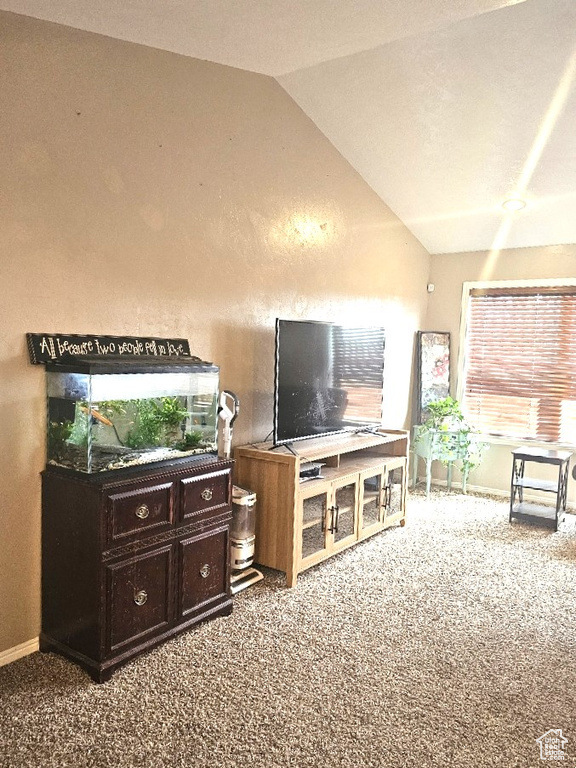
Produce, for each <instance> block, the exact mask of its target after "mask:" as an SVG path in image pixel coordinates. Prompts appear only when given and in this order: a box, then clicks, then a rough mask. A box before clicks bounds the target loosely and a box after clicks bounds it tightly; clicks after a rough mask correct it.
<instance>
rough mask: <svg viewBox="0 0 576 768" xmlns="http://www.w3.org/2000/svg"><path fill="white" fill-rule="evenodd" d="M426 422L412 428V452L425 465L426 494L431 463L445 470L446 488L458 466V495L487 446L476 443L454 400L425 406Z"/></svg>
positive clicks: (477, 440) (439, 401)
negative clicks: (457, 465)
mask: <svg viewBox="0 0 576 768" xmlns="http://www.w3.org/2000/svg"><path fill="white" fill-rule="evenodd" d="M426 410H427V412H428V418H427V419H426V421H425V422H424V423H423V424H421V425H420V426H418V427H416V429H415V434H414V446H413V447H414V452H415V454H416V455H418V456H422V457H424V458H425V459H426V460H427V462H428V472H427V490H428V491H429V488H430V463H431V462H432V461H433V460H434V459H438V461H441V462H442V464H444V466H447V467H448V486H449V487H450V484H451V469H452V464H453V463H454V462H459V463H460V472H461V474H462V491H463V493H466V485H467V482H468V476H469V474H470V472H471V471H472V470H473V469H475V468H476V467H478V466H479V465H480V463H481V461H482V456H483V454H484V452H485V451H486V449H487V448H488V443H485V442H482V441H481V440H479V439H478V433H477V432H475V430H474V429H473V427H472V426H471V425H470V423H469V422H468V420H467V419H466V417H465V416H464V414H463V413H462V409H461V407H460V404H459V402H458V401H457V400H454V398H452V397H445V398H443V399H442V400H435V401H433V402H431V403H428V404H427V406H426Z"/></svg>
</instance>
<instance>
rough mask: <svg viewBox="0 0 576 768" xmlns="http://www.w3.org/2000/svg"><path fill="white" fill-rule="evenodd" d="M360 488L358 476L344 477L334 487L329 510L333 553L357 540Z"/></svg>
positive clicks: (329, 531)
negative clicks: (357, 512) (357, 510)
mask: <svg viewBox="0 0 576 768" xmlns="http://www.w3.org/2000/svg"><path fill="white" fill-rule="evenodd" d="M358 486H359V477H358V475H354V476H353V477H344V478H342V479H340V480H338V481H336V482H335V483H334V485H333V489H332V504H331V506H330V508H329V510H328V511H329V515H328V533H329V534H330V540H329V543H330V545H331V546H330V548H331V549H332V551H336V550H338V549H341V548H343V547H345V546H348V545H349V544H350V543H352V542H353V541H354V540H355V539H356V538H357V535H356V533H357V530H358V527H357V523H358V516H357V514H356V509H357V504H358Z"/></svg>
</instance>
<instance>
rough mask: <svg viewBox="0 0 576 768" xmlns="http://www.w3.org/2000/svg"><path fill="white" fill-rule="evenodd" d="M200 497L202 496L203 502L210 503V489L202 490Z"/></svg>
mask: <svg viewBox="0 0 576 768" xmlns="http://www.w3.org/2000/svg"><path fill="white" fill-rule="evenodd" d="M200 496H202V498H203V499H204V501H210V499H211V498H212V488H204V490H203V491H202V493H201V494H200Z"/></svg>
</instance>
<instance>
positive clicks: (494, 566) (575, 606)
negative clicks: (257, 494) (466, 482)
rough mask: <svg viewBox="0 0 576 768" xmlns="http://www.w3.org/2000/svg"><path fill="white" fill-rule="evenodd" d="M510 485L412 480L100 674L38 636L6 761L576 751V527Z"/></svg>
mask: <svg viewBox="0 0 576 768" xmlns="http://www.w3.org/2000/svg"><path fill="white" fill-rule="evenodd" d="M574 519H575V518H574V516H571V517H570V521H569V523H568V525H567V526H566V527H565V529H564V530H562V531H559V532H558V533H553V532H551V531H550V530H547V529H540V528H535V527H533V526H530V525H526V524H520V523H513V524H509V522H508V507H507V504H506V502H505V501H495V500H491V499H487V498H481V497H474V496H467V497H466V496H462V495H460V494H458V493H457V492H452V493H450V494H449V493H446V492H440V491H434V492H433V494H432V496H431V498H430V499H429V500H427V499H426V498H425V497H424V496H423V495H422V493H421V492H418V491H417V492H416V493H412V494H411V495H410V497H409V507H408V521H407V525H406V527H405V528H394V529H391V530H388V531H386V532H384V533H382V534H379V535H378V536H376V537H374V538H372V539H370V540H369V541H367V542H365V543H362V544H360V545H359V546H356V547H355V548H353V549H351V550H348V551H346V552H345V553H343V554H341V555H338V556H337V557H336V558H334V559H332V560H331V561H328V562H326V563H324V564H323V565H320V566H318V567H316V568H314V569H312V570H310V571H308V572H307V573H306V574H303V575H302V576H301V577H300V578H299V581H298V585H297V587H296V588H295V589H292V590H289V589H287V588H285V586H284V580H283V576H282V575H281V574H278V573H276V572H272V571H266V579H265V581H263V582H260V583H259V584H257V585H255V586H253V587H251V588H250V589H248V590H246V591H245V592H243V593H240V594H239V595H237V597H236V598H235V608H234V612H233V613H232V615H231V616H229V617H226V618H222V619H217V620H214V621H212V622H209V623H206V624H204V625H203V626H201V627H200V628H197V629H194V630H192V631H190V632H188V633H187V634H186V635H184V636H181V637H179V638H176V639H174V640H172V641H170V642H168V643H166V644H165V645H163V646H162V647H160V648H158V649H156V650H155V651H153V652H151V653H150V654H148V655H147V656H145V657H142V658H140V659H138V660H136V661H134V662H132V663H131V664H129V665H128V666H126V667H124V668H123V669H122V670H120V671H118V672H117V673H116V674H115V675H114V677H113V678H112V680H111V681H110V682H109V683H106V684H104V685H96V684H94V683H93V682H92V681H91V680H90V679H89V678H88V676H87V675H86V674H85V673H84V672H82V671H81V670H80V669H78V668H77V667H76V666H75V665H73V664H72V663H70V662H68V661H65V660H63V659H60V658H59V657H57V656H55V655H52V654H45V655H44V654H39V653H37V654H34V655H32V656H29V657H27V658H25V659H21V660H19V661H17V662H14V663H13V664H11V665H9V666H6V667H3V668H1V669H0V765H1V766H2V768H20V767H21V766H22V767H23V766H27V767H31V768H52V767H54V768H89V767H90V768H92V767H95V768H96V767H100V766H102V768H104V766H106V767H110V768H124V766H126V767H128V766H130V767H134V766H147V768H156V767H158V768H164V767H165V766H166V767H170V768H172V767H173V766H174V767H176V766H190V767H191V768H204V767H206V768H208V766H210V767H212V766H214V767H215V768H216V767H219V766H223V767H224V768H228V767H230V768H232V766H234V767H236V766H253V768H277V767H278V768H280V767H281V766H282V767H284V766H293V767H294V768H307V767H308V766H313V767H314V768H324V767H326V768H328V767H329V768H332V767H334V768H339V767H340V766H342V767H346V768H360V767H363V766H395V767H396V766H399V767H400V768H404V767H405V766H406V767H407V766H410V768H412V767H413V768H435V767H436V766H456V767H459V766H462V768H477V767H478V766H506V768H512V766H517V767H518V768H532V767H536V766H543V765H547V764H550V763H547V762H544V761H542V760H541V759H540V752H539V747H538V744H537V743H536V739H537V738H538V737H540V736H541V735H542V734H544V733H545V732H546V731H547V730H549V729H551V728H557V729H562V732H563V735H564V737H566V738H567V739H568V741H567V742H566V744H565V755H566V759H565V761H564V765H568V766H570V767H571V768H574V766H575V765H576V619H575V612H576V532H575V529H574V525H573V522H574Z"/></svg>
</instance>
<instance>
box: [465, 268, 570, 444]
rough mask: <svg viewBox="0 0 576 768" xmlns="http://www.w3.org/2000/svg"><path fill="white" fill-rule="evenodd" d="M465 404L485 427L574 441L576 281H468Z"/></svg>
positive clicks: (522, 436)
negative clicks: (522, 283)
mask: <svg viewBox="0 0 576 768" xmlns="http://www.w3.org/2000/svg"><path fill="white" fill-rule="evenodd" d="M466 298H467V311H466V327H465V336H464V346H463V349H464V356H465V359H464V381H463V386H462V394H461V400H462V406H463V410H464V412H465V413H466V414H467V416H468V417H469V419H470V421H471V422H472V423H473V424H474V426H475V427H476V428H477V429H478V430H480V431H481V432H484V433H486V434H492V435H500V436H504V437H510V438H514V439H515V440H517V439H523V440H526V439H534V440H540V441H547V442H555V443H567V444H571V445H576V285H565V286H558V285H556V286H553V285H540V286H534V285H528V286H524V287H520V286H517V287H514V286H511V285H498V284H494V286H493V287H477V286H475V284H473V283H469V284H466V285H465V299H466Z"/></svg>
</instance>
